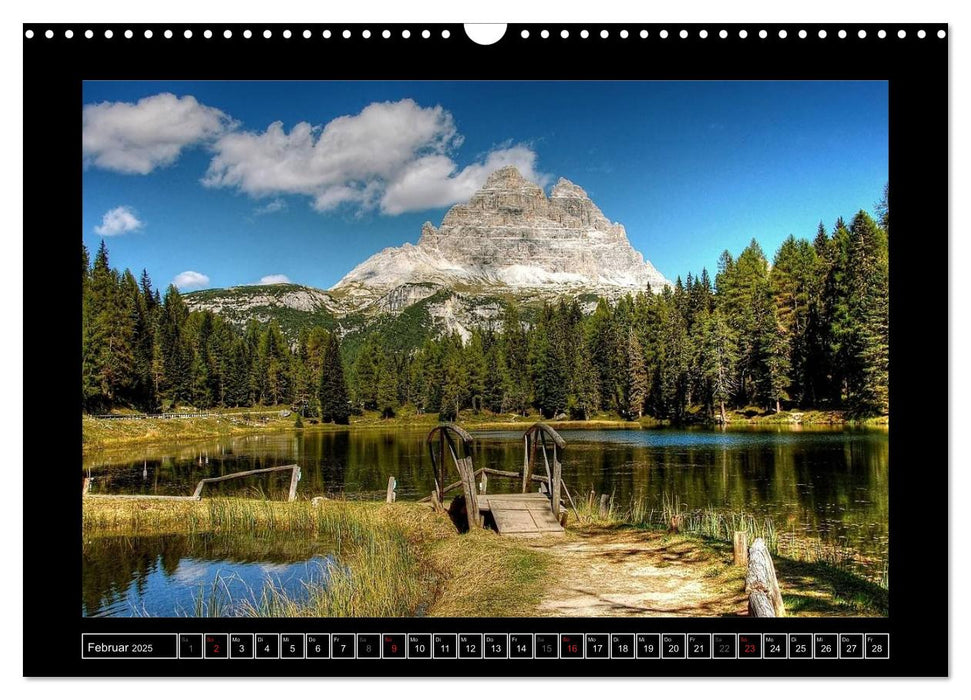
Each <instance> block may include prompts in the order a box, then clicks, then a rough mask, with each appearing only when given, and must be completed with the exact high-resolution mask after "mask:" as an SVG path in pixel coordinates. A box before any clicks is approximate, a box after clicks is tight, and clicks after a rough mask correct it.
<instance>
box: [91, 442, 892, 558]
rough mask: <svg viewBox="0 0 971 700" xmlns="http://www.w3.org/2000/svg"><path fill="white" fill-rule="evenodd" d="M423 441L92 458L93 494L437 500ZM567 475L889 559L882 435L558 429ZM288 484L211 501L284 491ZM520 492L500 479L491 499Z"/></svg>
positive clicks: (500, 453)
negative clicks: (281, 468) (204, 484)
mask: <svg viewBox="0 0 971 700" xmlns="http://www.w3.org/2000/svg"><path fill="white" fill-rule="evenodd" d="M425 434H426V432H425V431H423V430H422V431H408V430H405V431H402V430H400V429H399V430H387V431H385V430H380V429H373V430H357V431H336V432H316V431H309V430H308V431H305V432H303V433H300V432H294V433H268V434H264V435H251V436H245V437H234V438H224V439H220V440H214V441H211V442H198V443H193V444H191V445H182V446H179V445H161V446H159V445H153V446H148V447H144V446H142V447H132V448H125V449H120V450H111V451H105V452H101V453H94V454H89V455H87V456H86V457H85V459H84V468H85V473H86V474H88V473H90V475H92V476H95V477H97V479H96V480H95V482H94V486H93V487H92V493H144V494H179V495H185V494H189V493H191V492H192V489H193V488H194V486H195V483H196V482H197V481H198V480H199V479H200V478H203V477H210V476H219V475H223V474H230V473H233V472H237V471H242V470H246V469H256V468H260V467H271V466H277V465H283V464H291V463H297V464H299V465H300V467H301V471H302V479H301V482H300V485H299V491H298V493H299V495H300V496H302V497H311V496H315V495H329V496H338V495H343V496H346V497H348V498H383V497H384V492H385V489H386V487H387V483H388V477H389V476H392V475H393V476H395V477H397V479H398V498H399V500H409V499H418V498H422V497H424V496H426V495H428V494H429V493H430V492H431V490H432V488H433V475H432V469H431V463H430V460H429V457H428V452H427V449H426V447H425V442H424V440H425ZM474 435H475V437H476V442H475V446H474V448H473V458H474V463H475V466H476V467H481V466H490V467H495V468H498V469H506V470H510V471H518V470H519V469H520V468H521V465H522V459H523V447H522V433H521V432H511V431H509V432H507V431H478V432H475V433H474ZM561 435H562V436H563V438H564V439H565V440H566V441H567V447H566V450H565V452H564V454H563V456H562V459H561V461H562V462H563V477H564V480H565V482H566V484H567V485H568V486H569V487H570V489H571V492H572V493H573V494H574V495H577V494H587V493H589V492H590V491H591V490H593V491H595V492H596V493H598V494H599V493H608V494H612V495H613V496H614V499H615V503H617V504H618V505H619V506H625V505H629V504H630V503H631V502H633V501H638V502H641V503H644V504H645V506H646V507H647V508H648V509H650V508H657V509H660V508H661V505H662V503H663V501H664V499H665V498H669V499H670V498H674V499H676V500H677V501H679V502H680V503H681V504H682V506H683V507H684V508H685V509H687V510H692V509H704V508H709V507H711V508H715V509H719V510H726V511H734V512H745V513H749V514H752V515H756V516H770V517H771V518H772V519H773V522H774V523H775V526H776V528H777V529H778V530H780V531H792V532H798V533H805V534H811V535H819V536H821V537H824V538H825V539H827V540H832V541H839V542H842V543H845V544H847V545H849V546H851V547H853V548H855V549H858V550H859V551H864V552H879V551H884V550H885V548H886V539H887V532H888V517H889V492H888V477H889V438H888V433H887V432H886V431H885V430H839V429H837V430H832V429H815V428H810V427H796V428H792V427H788V426H782V427H770V428H760V429H748V428H744V429H730V430H710V429H708V430H706V429H688V430H678V429H667V428H665V429H658V430H564V431H561ZM288 479H289V472H283V473H281V474H280V475H276V476H273V477H268V478H264V479H262V480H260V479H252V480H246V483H239V482H234V481H230V482H226V483H225V484H222V485H216V488H215V489H214V493H226V494H228V493H240V490H241V489H242V491H243V492H244V493H248V494H250V495H252V494H254V493H256V494H259V493H263V494H270V495H273V496H279V495H281V494H284V493H285V489H286V486H287V484H288ZM504 488H505V489H512V488H514V486H513V484H512V483H509V482H504V481H503V480H499V479H496V480H495V481H490V484H489V490H490V491H498V490H503V489H504Z"/></svg>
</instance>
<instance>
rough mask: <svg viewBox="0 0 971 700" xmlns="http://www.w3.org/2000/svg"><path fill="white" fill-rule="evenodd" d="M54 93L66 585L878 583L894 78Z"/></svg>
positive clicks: (453, 599)
mask: <svg viewBox="0 0 971 700" xmlns="http://www.w3.org/2000/svg"><path fill="white" fill-rule="evenodd" d="M79 108H80V109H81V110H82V123H83V129H82V153H83V163H84V169H83V174H82V204H83V217H82V222H81V223H82V230H81V245H80V253H81V261H80V266H81V285H80V289H81V304H80V309H79V310H80V314H81V332H82V342H81V362H80V367H81V377H80V379H81V389H82V392H81V417H80V418H81V425H82V451H81V455H80V457H81V463H82V473H81V499H82V534H83V538H82V543H81V549H82V564H81V565H82V603H81V611H80V613H81V615H82V616H85V617H424V616H437V617H527V618H530V617H571V618H577V617H673V616H679V617H716V616H717V617H746V616H755V617H781V616H789V617H803V616H806V617H886V616H888V615H889V588H890V581H889V422H890V391H889V389H890V376H889V355H890V346H889V334H890V323H889V293H890V292H889V284H890V280H889V255H890V252H889V248H890V242H889V239H890V192H891V186H890V181H889V152H888V132H889V124H888V119H889V117H888V84H887V83H886V82H883V81H684V82H679V81H645V82H639V81H610V82H597V81H548V82H542V81H516V82H502V81H496V82H488V81H481V82H476V81H456V82H444V81H421V82H403V81H388V82H382V81H316V82H312V81H307V82H300V81H279V82H275V81H251V82H246V81H232V82H230V81H225V82H223V81H178V82H177V81H138V82H135V81H87V82H85V83H84V87H83V94H82V104H81V105H80V106H79ZM75 245H76V244H75Z"/></svg>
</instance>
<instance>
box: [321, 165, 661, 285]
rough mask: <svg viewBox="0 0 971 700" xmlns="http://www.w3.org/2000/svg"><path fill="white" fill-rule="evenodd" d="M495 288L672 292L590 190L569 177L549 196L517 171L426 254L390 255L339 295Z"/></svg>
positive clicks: (478, 197) (430, 239)
mask: <svg viewBox="0 0 971 700" xmlns="http://www.w3.org/2000/svg"><path fill="white" fill-rule="evenodd" d="M429 282H430V283H434V284H438V285H443V286H455V285H491V286H500V287H511V288H529V289H538V288H539V289H541V288H550V289H558V288H560V287H564V286H569V287H571V288H574V289H585V290H590V291H595V292H596V291H603V292H605V293H608V292H612V293H614V294H616V293H623V292H626V291H637V290H638V289H646V288H647V287H648V286H650V287H651V288H653V289H655V290H656V289H659V288H660V287H662V286H664V285H668V284H670V283H669V282H668V281H667V280H665V279H664V277H663V276H662V275H661V274H660V273H659V272H658V271H657V270H656V269H655V268H654V266H653V265H651V264H650V263H649V262H645V260H644V258H643V256H642V255H641V254H640V253H639V252H637V251H636V250H634V248H633V247H632V246H631V245H630V241H629V240H628V239H627V232H626V231H625V230H624V227H623V226H621V225H620V224H614V223H611V222H610V220H609V219H607V217H606V216H604V214H603V212H602V211H601V210H600V208H599V207H597V205H596V204H594V203H593V201H592V200H591V199H590V197H589V196H588V195H587V193H586V191H584V189H583V188H581V187H579V186H578V185H575V184H574V183H572V182H570V181H569V180H567V179H565V178H560V180H559V181H558V182H557V183H556V185H554V187H553V189H552V190H551V192H550V195H549V197H547V196H546V193H545V192H544V191H543V188H542V187H540V186H539V185H538V184H536V183H534V182H531V181H529V180H527V179H526V178H524V177H523V175H522V173H520V172H519V170H518V169H517V168H515V167H513V166H507V167H504V168H500V169H499V170H496V171H495V172H493V173H492V174H490V175H489V177H488V178H487V179H486V181H485V183H484V184H483V185H482V187H481V188H480V189H479V190H478V191H477V192H475V194H473V195H472V197H471V198H470V199H469V201H468V202H467V203H465V204H456V205H455V206H453V207H452V208H451V209H449V210H448V212H447V213H446V214H445V216H444V218H443V219H442V223H441V225H440V226H439V227H438V228H436V227H435V226H433V225H432V224H431V222H426V223H425V224H424V225H423V226H422V230H421V238H420V239H419V241H418V244H417V245H414V246H412V245H408V244H405V245H404V246H402V247H400V248H386V249H385V250H383V251H381V252H380V253H377V254H376V255H373V256H372V257H371V258H369V259H368V260H366V261H364V262H363V263H361V264H360V265H358V266H357V267H356V268H354V269H353V270H352V271H351V272H350V273H348V274H347V275H346V276H345V277H344V278H343V279H342V280H341V281H340V282H338V283H337V285H335V287H334V289H335V290H337V289H341V288H342V287H355V288H357V289H358V290H360V291H361V292H363V291H364V288H368V289H371V290H373V292H374V293H375V294H379V293H380V294H384V293H386V291H387V290H388V289H392V288H394V287H398V286H401V285H405V284H417V283H429Z"/></svg>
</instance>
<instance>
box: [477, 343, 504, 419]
mask: <svg viewBox="0 0 971 700" xmlns="http://www.w3.org/2000/svg"><path fill="white" fill-rule="evenodd" d="M486 337H487V340H488V342H487V343H486V345H487V348H488V349H487V350H486V352H485V377H484V380H483V385H482V402H483V405H484V406H485V408H486V409H487V410H489V411H491V412H493V413H501V412H502V402H503V398H504V392H503V376H504V375H505V374H506V368H505V365H504V364H503V360H502V352H501V347H500V343H499V340H498V338H496V337H495V334H494V333H492V332H490V333H489V334H488V335H487V336H486Z"/></svg>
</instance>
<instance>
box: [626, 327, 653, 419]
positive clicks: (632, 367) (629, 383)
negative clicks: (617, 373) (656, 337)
mask: <svg viewBox="0 0 971 700" xmlns="http://www.w3.org/2000/svg"><path fill="white" fill-rule="evenodd" d="M625 336H626V338H625V342H624V345H623V358H622V362H623V365H622V367H623V375H622V385H621V386H622V401H623V403H622V405H621V407H622V411H621V413H622V415H623V416H624V417H626V418H627V419H628V420H634V419H637V418H640V417H641V416H642V415H643V414H644V401H645V399H646V398H647V381H648V378H647V371H646V369H645V368H644V354H643V351H642V350H641V344H640V342H639V341H638V340H637V335H636V334H635V333H634V329H633V328H628V329H627V332H626V333H625Z"/></svg>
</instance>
